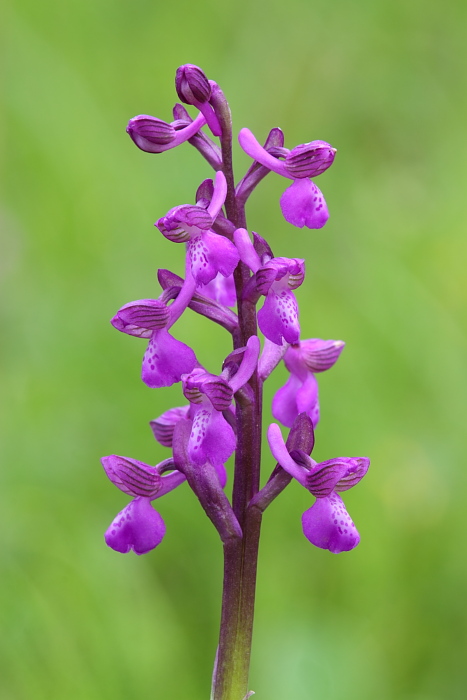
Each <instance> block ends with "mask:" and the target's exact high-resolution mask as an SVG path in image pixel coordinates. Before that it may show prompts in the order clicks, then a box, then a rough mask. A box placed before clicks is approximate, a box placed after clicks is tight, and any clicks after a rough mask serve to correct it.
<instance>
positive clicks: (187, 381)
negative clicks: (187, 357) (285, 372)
mask: <svg viewBox="0 0 467 700" xmlns="http://www.w3.org/2000/svg"><path fill="white" fill-rule="evenodd" d="M259 349H260V347H259V339H258V337H257V336H252V337H251V338H249V340H248V343H247V345H246V348H245V351H244V354H243V359H242V361H241V364H240V366H239V368H238V370H237V372H236V374H234V375H233V376H231V377H230V376H229V375H230V371H229V370H226V371H224V372H223V373H222V375H220V376H216V375H213V374H209V373H208V372H205V371H204V370H203V369H201V368H197V369H195V370H194V371H193V372H192V373H191V374H190V375H187V376H184V377H183V378H182V381H183V393H184V395H185V398H187V399H188V401H190V403H191V404H192V408H193V414H192V415H193V425H192V429H191V434H190V439H189V441H188V455H189V457H190V460H191V461H192V462H193V463H194V464H203V463H204V462H207V461H208V462H210V463H211V464H213V465H214V466H216V467H217V466H219V465H223V464H225V462H226V461H227V460H228V458H229V457H230V456H231V454H232V453H233V451H234V450H235V445H236V437H235V433H234V431H233V429H232V427H231V426H230V425H229V423H228V422H227V421H226V419H225V418H224V416H223V411H227V410H229V408H230V405H231V403H232V399H233V396H234V394H235V393H236V392H237V391H238V390H239V389H241V387H242V386H243V385H244V384H246V383H247V382H248V380H249V379H250V377H251V375H252V374H253V372H254V371H255V368H256V365H257V362H258V355H259Z"/></svg>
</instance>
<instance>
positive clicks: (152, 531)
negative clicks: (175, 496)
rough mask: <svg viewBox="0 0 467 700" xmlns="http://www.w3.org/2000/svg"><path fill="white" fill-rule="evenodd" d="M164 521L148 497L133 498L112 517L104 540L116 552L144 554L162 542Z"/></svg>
mask: <svg viewBox="0 0 467 700" xmlns="http://www.w3.org/2000/svg"><path fill="white" fill-rule="evenodd" d="M164 535H165V523H164V521H163V520H162V517H161V516H160V515H159V513H158V512H157V511H156V510H154V508H153V507H152V506H151V501H150V500H149V498H135V499H134V500H133V501H131V502H130V503H129V504H128V505H127V506H126V507H125V508H124V509H123V510H122V511H120V513H119V514H118V515H117V516H116V518H114V520H113V521H112V523H111V525H110V527H109V528H108V530H107V532H106V533H105V541H106V543H107V545H108V546H109V547H111V548H112V549H114V550H115V551H116V552H121V553H122V554H126V553H127V552H129V551H130V550H131V549H132V550H133V551H134V552H135V553H136V554H146V552H150V551H151V549H154V547H157V545H158V544H160V543H161V542H162V539H163V537H164Z"/></svg>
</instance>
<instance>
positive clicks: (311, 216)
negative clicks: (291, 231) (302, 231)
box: [281, 178, 329, 228]
mask: <svg viewBox="0 0 467 700" xmlns="http://www.w3.org/2000/svg"><path fill="white" fill-rule="evenodd" d="M281 209H282V214H283V215H284V219H285V220H286V221H288V222H289V224H292V225H293V226H298V228H303V227H304V226H306V227H307V228H322V227H323V226H324V224H325V223H326V221H327V220H328V219H329V212H328V208H327V205H326V202H325V200H324V197H323V195H322V193H321V191H320V190H319V188H318V187H316V185H315V183H314V182H312V181H311V180H308V178H304V179H302V180H294V181H293V183H292V184H291V185H290V187H287V189H286V190H285V192H284V194H283V195H282V197H281Z"/></svg>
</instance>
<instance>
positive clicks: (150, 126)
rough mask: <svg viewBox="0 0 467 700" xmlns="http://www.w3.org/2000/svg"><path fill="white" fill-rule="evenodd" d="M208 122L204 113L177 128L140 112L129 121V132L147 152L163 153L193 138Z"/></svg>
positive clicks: (134, 140) (139, 146)
mask: <svg viewBox="0 0 467 700" xmlns="http://www.w3.org/2000/svg"><path fill="white" fill-rule="evenodd" d="M205 124H206V118H205V117H204V115H203V114H201V113H200V114H198V116H197V117H196V119H195V120H194V121H192V122H191V123H190V124H188V125H187V126H185V127H183V128H182V129H175V127H174V126H173V124H168V123H167V122H164V121H162V119H158V118H157V117H151V116H150V115H149V114H138V116H137V117H133V119H130V121H129V122H128V126H127V128H126V130H127V134H128V135H129V136H130V138H131V139H132V141H133V142H134V143H135V144H136V145H137V146H138V148H140V149H141V150H142V151H145V152H146V153H162V152H163V151H169V150H170V149H171V148H175V147H176V146H180V144H182V143H184V142H185V141H188V139H191V138H192V137H193V136H194V135H195V134H197V133H198V131H199V130H200V129H201V127H203V126H204V125H205Z"/></svg>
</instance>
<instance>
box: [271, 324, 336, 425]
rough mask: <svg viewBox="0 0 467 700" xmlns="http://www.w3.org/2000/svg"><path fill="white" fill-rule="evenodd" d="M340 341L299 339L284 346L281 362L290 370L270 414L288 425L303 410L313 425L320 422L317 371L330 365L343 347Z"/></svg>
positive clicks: (321, 370)
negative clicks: (288, 345)
mask: <svg viewBox="0 0 467 700" xmlns="http://www.w3.org/2000/svg"><path fill="white" fill-rule="evenodd" d="M344 346H345V343H344V342H343V341H342V340H320V339H319V338H312V339H310V340H302V341H300V342H298V343H297V344H295V345H291V346H290V347H289V348H287V350H286V352H285V355H284V363H285V366H286V367H287V369H288V370H289V372H290V377H289V379H288V380H287V382H286V384H285V385H284V386H283V387H282V388H281V389H279V391H277V393H276V395H275V396H274V398H273V401H272V415H273V416H274V418H276V420H278V421H280V422H281V423H282V424H283V425H285V426H287V427H288V428H291V427H292V425H293V422H294V420H295V419H296V417H297V416H298V414H299V413H303V412H305V413H306V414H307V415H308V416H309V417H310V419H311V421H312V423H313V426H316V425H317V423H318V421H319V415H320V414H319V401H318V382H317V380H316V377H315V373H316V372H324V371H325V370H327V369H329V368H330V367H332V366H333V365H334V364H335V363H336V362H337V360H338V359H339V356H340V354H341V352H342V350H343V349H344Z"/></svg>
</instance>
